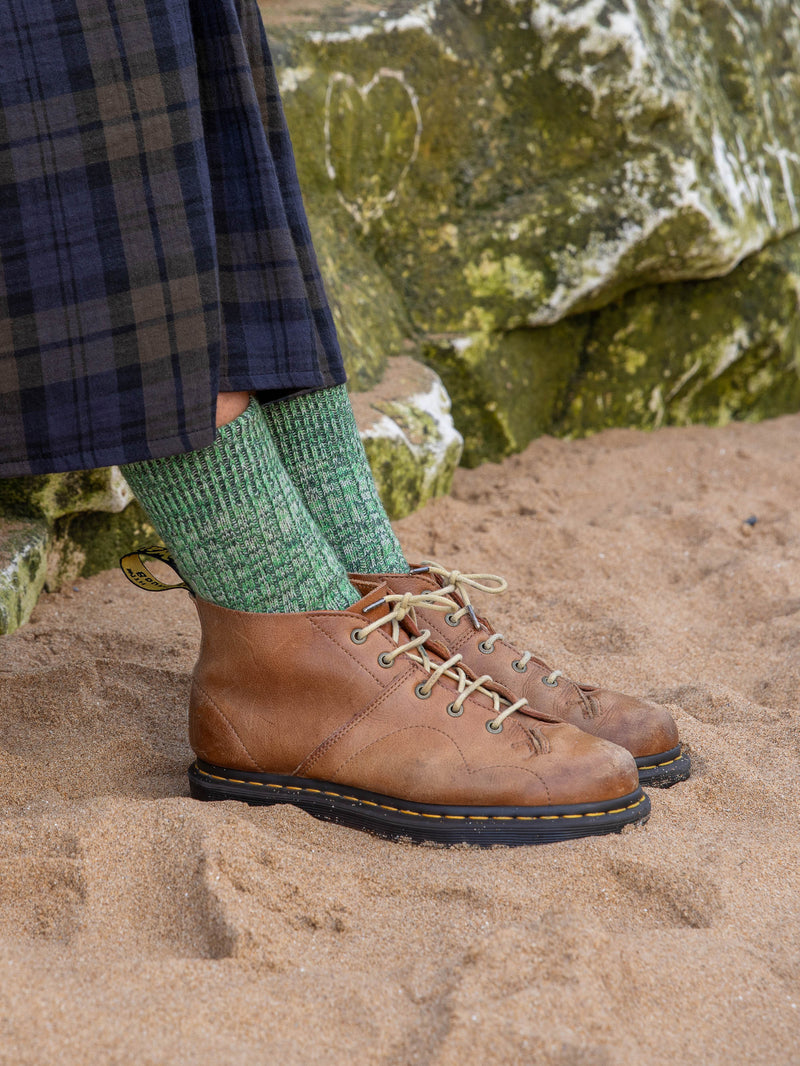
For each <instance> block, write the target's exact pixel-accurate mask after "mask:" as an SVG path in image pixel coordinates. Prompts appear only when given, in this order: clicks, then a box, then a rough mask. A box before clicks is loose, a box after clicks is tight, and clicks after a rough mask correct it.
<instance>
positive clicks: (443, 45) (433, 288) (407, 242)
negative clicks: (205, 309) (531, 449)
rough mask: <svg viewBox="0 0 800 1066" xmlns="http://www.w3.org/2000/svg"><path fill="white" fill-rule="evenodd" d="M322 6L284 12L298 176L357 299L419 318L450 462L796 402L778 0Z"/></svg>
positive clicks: (796, 76) (792, 103)
mask: <svg viewBox="0 0 800 1066" xmlns="http://www.w3.org/2000/svg"><path fill="white" fill-rule="evenodd" d="M319 7H320V5H315V12H316V13H315V15H314V18H317V19H318V20H319V24H320V26H321V28H318V29H313V30H309V28H308V23H307V22H306V23H304V24H303V25H302V27H300V28H297V27H295V28H292V27H291V26H290V25H289V26H287V22H286V17H282V19H281V21H282V25H281V26H279V27H277V41H276V51H277V56H278V68H279V70H280V71H281V79H282V88H283V92H284V101H285V106H286V110H287V117H288V120H289V123H290V127H291V129H292V134H293V138H294V142H295V146H296V150H297V157H298V169H299V172H300V176H301V183H302V185H303V188H304V191H305V195H306V198H307V200H308V202H309V204H310V205H311V208H312V214H313V215H314V217H315V218H318V219H325V226H324V227H320V230H319V238H320V241H321V244H322V246H323V249H325V248H326V247H328V246H329V245H330V242H331V240H332V235H334V236H335V240H336V241H338V242H343V243H344V245H345V246H346V247H348V248H349V245H350V244H352V245H353V246H357V247H358V248H359V249H360V251H361V253H363V256H364V258H363V259H362V260H361V265H362V268H363V269H362V270H361V271H360V272H359V286H360V288H361V291H364V292H369V290H370V286H372V288H373V290H374V293H375V296H374V299H373V301H372V309H373V310H374V309H377V310H378V317H379V318H380V314H381V311H382V309H383V308H386V314H387V316H388V317H389V318H390V319H391V320H392V322H394V323H396V333H395V336H397V335H398V334H403V332H404V330H406V329H407V326H406V323H405V322H404V319H403V315H404V314H407V316H408V319H410V321H411V322H412V323H413V327H414V331H415V333H414V339H415V340H416V341H417V342H418V343H419V344H420V346H421V351H422V353H423V356H424V358H425V359H426V361H428V362H429V363H430V364H431V366H433V368H434V369H435V370H436V371H437V372H438V373H439V374H440V375H441V376H442V379H443V381H444V384H445V387H446V388H447V389H448V391H449V392H450V394H451V396H452V398H453V416H454V420H455V424H456V426H457V427H458V429H459V430H460V431H461V432H462V434H463V435H464V438H465V448H464V460H463V461H464V462H465V463H467V464H469V465H474V464H475V463H477V462H479V461H481V460H482V459H487V458H490V459H497V458H500V457H501V456H503V455H505V454H508V453H509V452H510V451H515V450H518V449H520V448H522V447H524V446H525V445H526V444H527V443H528V441H529V440H531V439H532V438H533V437H534V436H536V435H538V434H539V433H541V432H545V431H547V432H553V431H557V432H561V433H580V432H586V431H588V430H591V429H594V428H599V426H601V425H612V424H615V425H619V424H625V425H631V424H632V425H642V426H648V425H653V424H657V423H658V422H661V423H663V422H669V421H670V420H673V419H675V420H678V421H681V420H684V419H690V420H695V421H702V420H708V421H719V420H720V419H723V418H731V417H732V418H740V417H761V416H763V415H764V414H766V413H770V414H777V413H780V412H781V411H786V410H793V409H794V408H795V406H796V405H797V403H798V399H797V370H796V364H795V362H794V357H793V354H792V353H793V347H792V345H793V339H792V338H793V336H794V331H795V328H796V324H797V306H796V304H794V303H793V302H792V299H791V290H792V287H793V284H794V282H793V280H792V273H793V267H792V257H793V256H796V255H797V248H796V245H795V244H794V243H793V237H792V234H793V233H794V232H795V231H797V230H798V228H800V213H799V209H798V205H797V198H796V197H797V194H796V192H795V186H797V185H798V182H799V181H800V153H798V152H797V149H796V134H795V131H796V129H797V127H798V123H799V122H800V22H798V20H797V19H796V17H795V14H794V5H793V4H792V2H791V0H774V2H770V3H767V2H766V0H685V2H683V3H681V4H675V5H664V4H660V3H657V2H656V0H626V2H625V3H620V2H619V0H576V2H574V3H570V4H560V3H555V2H548V0H536V2H534V3H530V2H528V0H526V2H524V3H523V2H522V0H458V2H445V0H427V2H425V3H412V2H410V0H399V2H397V3H393V4H391V5H387V7H386V9H385V10H381V11H377V10H376V5H372V4H364V3H361V4H359V5H357V6H356V7H355V8H354V7H353V6H352V5H350V6H348V5H338V4H337V5H332V4H330V5H326V4H323V5H322V7H323V8H324V9H325V10H326V11H327V12H328V15H327V16H324V15H321V14H319ZM267 17H268V26H269V9H268V10H267ZM456 101H457V106H456V105H455V103H454V102H456ZM347 234H349V237H347V236H343V235H347ZM330 246H331V247H332V245H330ZM765 246H770V247H771V248H773V249H774V250H775V255H776V256H777V258H776V259H773V260H771V262H772V266H771V267H769V268H768V267H767V266H766V260H762V259H760V258H758V259H757V260H753V261H752V262H751V259H752V257H753V256H754V255H758V254H759V253H760V252H761V250H762V249H763V248H765ZM781 249H783V250H782V251H781ZM323 257H324V259H325V262H326V265H327V266H328V268H329V269H330V270H332V272H333V273H332V276H335V273H336V253H335V252H334V253H332V254H330V255H328V254H327V252H325V251H324V252H323ZM765 271H766V273H765ZM770 272H771V277H772V279H773V280H774V281H776V283H777V285H778V291H776V292H765V291H764V289H763V288H761V287H760V286H761V285H762V283H763V284H764V285H766V284H767V274H769V273H770ZM717 278H719V279H726V280H721V281H720V283H719V285H717V283H716V282H715V281H714V280H713V279H717ZM335 284H336V283H335V282H334V283H333V285H334V286H335ZM686 286H689V287H690V288H692V289H696V294H694V295H692V294H690V293H689V292H688V291H687V289H686ZM709 286H710V287H709ZM736 292H740V293H741V298H740V299H738V298H737V297H736V296H735V293H736ZM392 293H393V294H395V296H396V297H397V300H396V301H395V300H394V299H392V295H391V294H392ZM716 299H720V300H721V301H722V306H724V308H725V311H724V313H723V312H722V306H721V307H720V309H719V310H720V314H717V313H716V311H715V309H714V301H715V300H716ZM765 301H766V303H765ZM648 308H649V311H648ZM668 308H671V309H672V310H671V311H669V312H668ZM343 312H344V313H343V318H346V317H347V315H348V314H351V313H356V314H358V310H357V309H355V312H354V310H353V308H350V307H348V308H346V309H345V308H344V305H343ZM698 314H699V316H700V318H701V319H702V323H701V326H700V327H699V328H696V318H693V317H692V316H696V315H698ZM726 314H727V315H729V316H730V315H732V317H733V318H734V319H735V320H736V322H737V331H736V338H733V331H728V332H727V333H726V327H725V322H724V317H725V315H726ZM648 315H650V316H651V323H652V326H651V332H650V339H649V342H648V339H647V336H646V333H647V325H646V321H647V318H648ZM687 316H688V318H687ZM781 316H783V318H781ZM768 319H771V320H772V324H771V325H770V323H769V322H768ZM712 320H713V324H712ZM689 321H691V322H692V323H694V325H693V326H692V328H690V329H687V328H686V324H687V322H689ZM782 322H783V324H784V325H785V326H786V328H785V329H784V325H782V324H781V323H782ZM655 330H658V331H659V332H658V334H657V335H656V333H655V332H654V331H655ZM626 331H630V338H633V341H632V343H633V347H634V348H635V349H636V354H635V355H633V354H631V353H630V352H629V353H628V356H627V357H623V356H622V355H621V354H620V353H621V352H622V349H623V348H624V347H625V346H626V344H627V343H628V342H627V341H625V340H624V339H623V338H625V337H626V336H627V333H626ZM368 333H369V330H367V331H362V334H361V340H362V344H363V338H364V336H365V335H368ZM630 338H629V339H630ZM770 338H771V339H770ZM392 343H394V342H392ZM731 344H732V345H733V348H731V347H730V346H731ZM607 345H610V348H609V349H608V350H607ZM724 351H727V352H728V353H729V355H730V359H731V361H730V364H729V365H728V364H726V368H723V369H722V370H719V369H718V367H719V366H720V365H721V363H720V360H722V361H723V362H724V360H725V359H726V358H728V357H727V356H725V355H724V354H723V352H724ZM731 352H732V353H733V354H731ZM715 353H716V354H715ZM626 358H627V364H626V362H625V359H626ZM620 360H621V361H620ZM377 362H379V360H378V361H377ZM377 362H376V365H377ZM633 362H638V363H639V364H641V365H640V366H639V367H638V369H637V370H636V372H635V373H634V372H632V371H631V370H630V369H628V366H629V365H630V366H632V365H633ZM352 364H353V365H357V359H354V360H352ZM693 368H695V369H693ZM682 375H689V377H687V378H686V381H685V382H682V383H681V378H682ZM369 376H370V372H368V373H367V377H369ZM355 384H356V385H357V386H358V384H359V382H358V379H357V378H356V379H355ZM676 386H679V387H678V388H677V390H676ZM598 389H601V390H603V391H602V394H600V395H597V394H596V390H598ZM667 397H671V398H669V399H667Z"/></svg>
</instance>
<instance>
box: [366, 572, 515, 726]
mask: <svg viewBox="0 0 800 1066" xmlns="http://www.w3.org/2000/svg"><path fill="white" fill-rule="evenodd" d="M381 604H387V605H389V606H390V607H391V610H390V611H389V613H388V614H385V615H384V616H383V617H382V618H377V619H376V620H375V621H374V622H370V623H368V624H367V625H365V626H362V627H361V628H360V629H354V630H353V633H352V639H353V640H354V641H355V642H356V644H363V643H364V641H365V640H366V639H367V637H369V635H370V634H371V633H374V632H375V630H377V629H380V628H381V627H382V626H385V625H386V624H387V623H391V627H392V630H391V632H392V640H393V641H394V642H395V644H396V645H397V647H396V648H394V649H393V650H392V651H388V652H383V653H382V654H381V655H379V656H378V662H379V663H380V664H381V666H386V667H388V666H391V665H392V663H393V662H394V661H395V659H397V658H399V657H400V656H401V655H408V656H409V658H411V659H413V660H414V662H415V663H419V665H420V666H422V667H424V668H425V670H426V671H427V672H428V674H430V677H428V679H427V680H426V681H422V682H420V684H418V685H417V687H416V693H417V696H419V698H420V699H423V700H424V699H427V698H428V696H430V694H431V692H432V690H433V686H434V685H435V684H436V683H437V682H438V681H440V680H441V678H443V677H449V678H451V679H452V680H453V681H456V682H457V684H458V695H457V696H456V698H455V699H454V700H453V701H452V703H451V704H450V705H449V706H448V708H447V711H448V714H450V715H451V716H452V717H453V718H458V717H459V716H460V715H461V714H463V713H464V702H465V701H466V700H467V699H469V697H470V696H471V695H472V694H473V693H474V692H480V693H482V694H483V695H484V696H488V697H489V698H490V699H491V701H492V705H493V707H494V711H495V716H494V718H490V719H489V721H488V722H487V723H486V728H487V729H488V730H489V732H490V733H500V732H502V729H503V722H504V721H505V720H506V718H508V717H509V715H511V714H513V713H514V711H518V710H519V709H520V708H521V707H524V706H526V705H527V703H528V701H527V700H526V699H524V698H523V699H519V700H517V701H516V703H511V704H509V705H508V706H507V707H505V708H504V707H503V704H505V703H507V702H508V701H507V700H505V699H503V697H502V696H501V695H500V694H499V693H498V692H493V691H492V690H491V689H487V688H485V687H484V686H485V684H486V682H487V681H491V680H492V676H491V674H483V675H482V676H481V677H477V678H475V679H474V680H472V679H471V678H469V677H468V676H467V674H466V673H465V672H464V670H462V669H461V667H460V666H459V665H458V664H459V663H460V662H461V660H462V658H463V656H461V655H459V654H457V655H451V657H450V658H449V659H445V660H444V661H443V662H441V663H439V664H437V663H435V662H434V661H433V660H432V659H431V657H430V656H429V655H428V652H427V649H426V648H425V643H426V642H427V640H428V639H429V638H430V635H431V631H430V630H429V629H423V630H422V632H421V633H420V635H419V636H418V637H412V638H411V640H408V641H406V642H405V643H404V644H401V643H400V640H401V638H402V637H403V636H405V634H404V633H403V632H402V630H401V629H400V622H402V620H403V619H404V618H405V617H406V615H409V614H410V615H411V616H412V618H413V617H414V614H413V612H414V608H415V607H425V608H427V609H428V610H433V611H449V610H451V609H452V607H453V601H452V600H451V599H450V598H449V597H448V596H447V595H446V594H445V590H442V591H437V592H433V591H431V592H424V593H419V594H418V595H414V594H413V593H411V592H406V593H405V594H403V595H400V594H399V593H390V594H389V595H387V596H384V597H383V598H382V599H380V600H376V602H375V603H373V604H371V605H370V606H369V607H367V608H365V611H364V613H365V614H366V613H367V611H370V610H374V609H375V608H376V607H379V606H380V605H381ZM531 732H534V730H533V729H532V730H531Z"/></svg>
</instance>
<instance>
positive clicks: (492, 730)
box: [486, 718, 503, 733]
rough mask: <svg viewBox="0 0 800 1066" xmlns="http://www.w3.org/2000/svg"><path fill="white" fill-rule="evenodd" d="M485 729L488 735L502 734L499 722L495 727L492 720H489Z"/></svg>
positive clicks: (501, 726)
mask: <svg viewBox="0 0 800 1066" xmlns="http://www.w3.org/2000/svg"><path fill="white" fill-rule="evenodd" d="M486 728H487V729H488V730H489V732H490V733H502V732H503V723H502V722H501V723H500V724H499V725H495V724H494V718H490V719H489V721H488V722H487V723H486Z"/></svg>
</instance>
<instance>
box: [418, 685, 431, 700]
mask: <svg viewBox="0 0 800 1066" xmlns="http://www.w3.org/2000/svg"><path fill="white" fill-rule="evenodd" d="M426 685H427V681H420V683H419V684H418V685H415V686H414V693H415V694H416V697H417V699H420V700H427V699H430V696H431V689H428V691H427V692H425V691H424V689H425V686H426Z"/></svg>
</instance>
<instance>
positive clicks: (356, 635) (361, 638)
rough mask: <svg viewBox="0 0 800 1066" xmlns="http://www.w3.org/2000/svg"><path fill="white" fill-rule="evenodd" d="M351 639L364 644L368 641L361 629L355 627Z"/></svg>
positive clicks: (355, 642)
mask: <svg viewBox="0 0 800 1066" xmlns="http://www.w3.org/2000/svg"><path fill="white" fill-rule="evenodd" d="M350 639H351V640H352V642H353V643H354V644H363V643H364V642H365V641H366V639H367V638H366V637H365V636H364V634H363V633H362V632H361V630H360V629H354V630H353V631H352V633H351V634H350Z"/></svg>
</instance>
